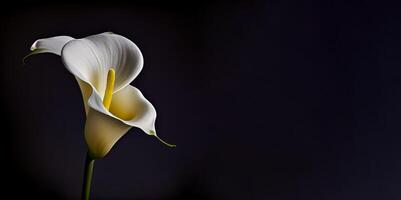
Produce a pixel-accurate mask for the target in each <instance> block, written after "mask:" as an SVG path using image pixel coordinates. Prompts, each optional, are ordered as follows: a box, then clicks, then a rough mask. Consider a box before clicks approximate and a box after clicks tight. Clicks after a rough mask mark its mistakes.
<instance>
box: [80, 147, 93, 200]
mask: <svg viewBox="0 0 401 200" xmlns="http://www.w3.org/2000/svg"><path fill="white" fill-rule="evenodd" d="M94 163H95V160H94V159H92V158H91V157H90V156H89V154H87V155H86V160H85V171H84V182H83V185H82V197H81V198H82V200H89V195H90V192H91V182H92V174H93V164H94Z"/></svg>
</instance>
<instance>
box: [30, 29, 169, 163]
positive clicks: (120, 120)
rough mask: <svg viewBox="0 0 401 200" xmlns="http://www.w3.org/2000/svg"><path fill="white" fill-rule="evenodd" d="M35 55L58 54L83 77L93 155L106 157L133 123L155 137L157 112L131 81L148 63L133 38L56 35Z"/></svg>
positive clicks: (40, 44) (35, 50)
mask: <svg viewBox="0 0 401 200" xmlns="http://www.w3.org/2000/svg"><path fill="white" fill-rule="evenodd" d="M31 51H32V52H31V54H30V55H33V54H38V53H53V54H56V55H59V56H61V59H62V61H63V63H64V65H65V67H66V68H67V70H68V71H69V72H71V74H73V75H74V76H75V78H76V80H77V81H78V84H79V87H80V89H81V93H82V97H83V101H84V106H85V112H86V123H85V131H84V132H85V141H86V144H87V146H88V149H89V155H90V156H91V157H92V158H93V159H99V158H102V157H104V156H105V155H106V154H107V153H108V152H109V151H110V149H111V148H112V147H113V145H114V144H115V143H116V142H117V141H118V140H119V139H120V138H121V137H122V136H123V135H124V134H125V133H127V131H128V130H129V129H130V128H131V127H137V128H140V129H142V130H143V131H144V132H145V133H146V134H148V135H152V136H155V137H156V138H157V139H159V140H160V141H161V142H163V143H164V144H166V145H168V146H174V145H170V144H168V143H166V142H164V141H163V140H161V139H160V138H159V137H158V136H157V135H156V129H155V120H156V110H155V108H154V107H153V105H152V104H151V103H150V102H149V101H148V100H147V99H146V98H145V97H144V96H143V94H142V93H141V91H139V89H137V88H136V87H134V86H131V85H130V83H131V82H132V81H133V80H134V79H135V78H136V77H137V76H138V74H139V72H140V71H141V70H142V67H143V57H142V53H141V51H140V50H139V48H138V47H137V46H136V45H135V44H134V43H133V42H132V41H130V40H129V39H127V38H125V37H123V36H121V35H118V34H113V33H101V34H97V35H92V36H89V37H86V38H82V39H74V38H72V37H69V36H57V37H51V38H45V39H39V40H37V41H35V42H34V43H33V45H32V47H31Z"/></svg>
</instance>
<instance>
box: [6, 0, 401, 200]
mask: <svg viewBox="0 0 401 200" xmlns="http://www.w3.org/2000/svg"><path fill="white" fill-rule="evenodd" d="M378 2H379V1H376V2H369V1H313V2H312V1H310V2H306V1H289V0H287V1H242V2H240V1H234V2H225V1H217V2H204V1H194V2H191V3H189V2H187V3H182V2H178V1H177V2H172V1H168V2H158V1H140V2H133V3H123V2H116V1H108V2H105V3H99V2H93V3H81V4H66V3H64V4H55V3H53V4H45V3H43V2H35V3H26V2H14V5H7V6H5V5H4V6H3V7H2V8H1V10H2V14H1V16H2V17H1V40H0V41H1V63H0V64H1V65H0V67H1V94H2V96H1V105H2V109H1V114H2V116H4V118H3V119H2V122H3V124H4V125H3V128H2V131H1V135H2V136H1V144H2V145H1V146H2V149H3V151H2V159H1V160H2V161H3V162H2V166H3V167H4V170H2V173H3V175H2V179H3V180H2V182H3V183H6V187H5V189H6V190H7V191H8V192H6V193H9V194H12V195H14V196H16V197H20V198H22V199H34V198H39V199H45V198H50V199H78V198H79V196H80V190H81V182H82V172H83V163H84V158H85V153H86V147H85V143H84V140H83V133H82V132H83V127H84V120H85V116H84V109H83V105H82V100H81V96H80V91H79V89H78V85H77V83H76V82H75V80H74V77H73V76H72V75H71V74H69V73H68V72H67V70H66V69H65V68H64V67H63V64H62V62H61V59H60V57H58V56H55V55H51V54H42V55H36V56H33V57H31V58H29V59H28V61H27V63H26V64H25V65H22V64H21V59H22V57H23V56H25V55H26V54H27V53H29V48H30V46H31V44H32V43H33V42H34V41H35V40H36V39H39V38H45V37H52V36H58V35H70V36H72V37H75V38H81V37H85V36H88V35H93V34H97V33H101V32H105V31H112V32H114V33H117V34H121V35H123V36H125V37H127V38H129V39H131V40H132V41H133V42H135V43H136V44H137V45H138V46H139V48H140V49H141V51H142V53H143V55H144V60H145V65H144V69H143V70H142V72H141V73H140V75H139V76H138V78H137V79H136V80H134V81H133V82H132V85H135V86H136V87H138V88H139V89H140V90H141V91H142V92H143V93H144V95H145V96H146V97H147V98H148V99H149V100H150V101H151V102H152V103H153V105H155V107H156V109H157V112H158V118H157V123H156V128H157V130H158V133H159V135H160V136H161V137H162V138H163V139H165V140H166V141H168V142H170V143H174V144H177V148H175V149H169V148H166V147H165V146H163V145H162V144H161V143H159V142H158V141H157V140H156V139H154V138H153V137H150V136H147V135H145V134H144V133H143V132H141V131H140V130H139V129H136V128H133V129H132V130H131V131H130V132H129V133H128V134H126V135H125V136H124V137H123V138H122V139H121V140H120V141H119V142H118V143H117V144H116V146H115V147H114V148H113V149H112V151H111V152H110V153H109V154H108V155H107V156H106V157H105V158H104V159H102V160H99V161H97V162H96V164H95V174H94V179H93V185H92V197H93V198H94V199H144V200H145V199H146V200H148V199H154V200H158V199H171V200H173V199H189V200H192V199H194V200H197V199H212V200H215V199H229V200H231V199H233V200H234V199H257V200H259V199H274V200H280V199H291V200H295V199H307V200H315V199H316V200H318V199H330V200H331V199H333V200H334V199H342V200H343V199H350V200H351V199H386V200H390V199H401V190H400V188H401V155H400V154H401V145H400V144H401V135H400V133H401V123H400V122H401V89H400V88H401V69H400V67H401V58H400V54H401V39H400V36H401V28H400V27H401V14H400V5H399V3H398V4H390V3H388V4H387V3H384V2H383V1H380V4H379V3H378ZM3 177H4V178H3ZM11 199H14V198H11Z"/></svg>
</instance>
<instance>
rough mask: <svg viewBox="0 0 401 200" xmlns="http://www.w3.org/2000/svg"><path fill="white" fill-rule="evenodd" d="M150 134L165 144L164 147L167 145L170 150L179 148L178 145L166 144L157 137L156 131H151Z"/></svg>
mask: <svg viewBox="0 0 401 200" xmlns="http://www.w3.org/2000/svg"><path fill="white" fill-rule="evenodd" d="M149 134H150V135H153V136H155V137H156V138H157V140H159V141H160V142H161V143H163V144H164V145H166V146H168V147H170V148H174V147H177V145H175V144H169V143H167V142H165V141H164V140H162V139H161V138H160V137H159V136H157V135H156V132H155V131H154V130H150V131H149Z"/></svg>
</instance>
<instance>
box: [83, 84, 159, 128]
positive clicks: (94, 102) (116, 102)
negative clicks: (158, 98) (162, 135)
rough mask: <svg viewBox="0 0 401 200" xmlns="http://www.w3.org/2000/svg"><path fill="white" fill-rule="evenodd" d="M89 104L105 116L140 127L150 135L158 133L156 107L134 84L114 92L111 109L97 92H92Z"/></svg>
mask: <svg viewBox="0 0 401 200" xmlns="http://www.w3.org/2000/svg"><path fill="white" fill-rule="evenodd" d="M88 105H89V107H90V108H92V109H94V110H97V111H98V112H101V113H103V114H104V115H105V116H108V117H112V118H115V119H117V120H119V121H121V122H122V123H124V124H126V125H129V126H135V127H138V128H140V129H142V130H143V131H144V132H145V133H147V134H148V135H155V134H156V130H155V121H156V109H155V108H154V107H153V105H152V104H151V103H150V102H149V101H148V100H147V99H146V98H145V97H144V96H143V94H142V93H141V91H139V90H138V89H137V88H136V87H134V86H132V85H128V86H126V87H124V88H123V89H121V90H120V91H118V92H116V93H114V94H113V98H112V101H111V105H110V110H109V111H108V110H107V109H106V108H105V107H104V106H103V102H102V99H101V98H100V96H99V94H98V93H97V92H93V93H92V95H91V97H90V98H89V101H88Z"/></svg>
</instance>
